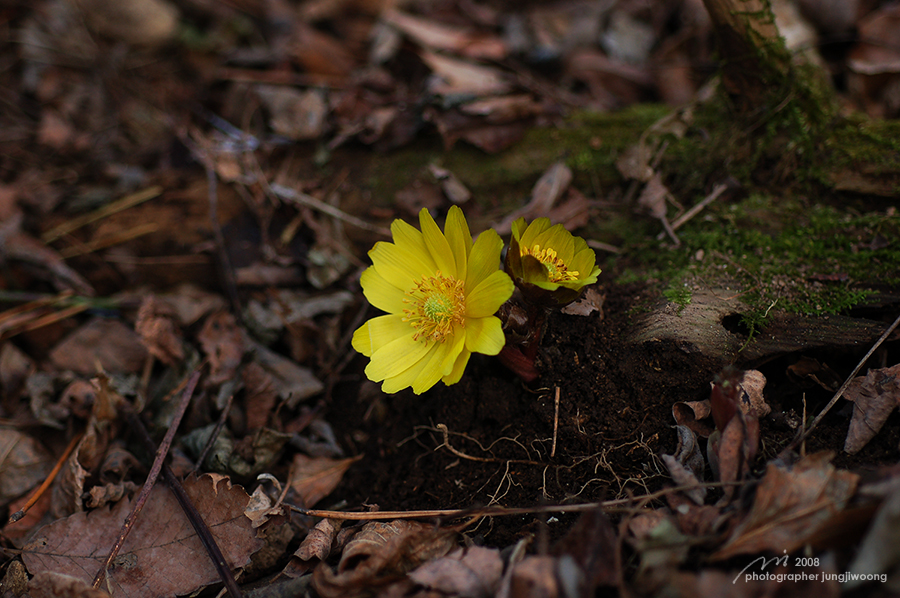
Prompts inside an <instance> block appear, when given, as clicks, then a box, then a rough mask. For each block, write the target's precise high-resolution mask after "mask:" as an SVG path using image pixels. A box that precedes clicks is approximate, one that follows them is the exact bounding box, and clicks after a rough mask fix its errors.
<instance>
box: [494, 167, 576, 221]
mask: <svg viewBox="0 0 900 598" xmlns="http://www.w3.org/2000/svg"><path fill="white" fill-rule="evenodd" d="M571 182H572V169H571V168H569V167H568V166H566V164H565V162H556V163H555V164H553V165H552V166H551V167H550V168H548V169H547V170H546V171H544V174H542V175H541V178H539V179H538V181H537V182H536V183H535V184H534V188H533V189H532V190H531V200H530V201H529V202H528V203H527V204H525V205H524V206H523V207H521V208H519V209H518V210H515V211H514V212H513V213H511V214H509V215H508V216H507V217H506V218H504V219H503V220H502V221H501V222H500V223H499V224H497V226H495V227H494V228H495V229H496V230H497V232H498V233H500V234H501V235H505V234H509V231H510V230H511V229H512V223H513V222H515V221H516V220H518V219H519V218H525V219H526V220H533V219H535V218H538V217H540V216H547V215H548V213H549V212H550V210H551V209H552V208H553V206H554V205H556V203H557V202H558V201H559V199H560V198H561V197H562V196H563V195H564V194H565V192H566V189H568V188H569V184H570V183H571Z"/></svg>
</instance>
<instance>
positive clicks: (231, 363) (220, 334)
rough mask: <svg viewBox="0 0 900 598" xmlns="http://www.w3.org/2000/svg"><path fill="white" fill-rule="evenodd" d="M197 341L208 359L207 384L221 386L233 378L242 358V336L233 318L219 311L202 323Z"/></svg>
mask: <svg viewBox="0 0 900 598" xmlns="http://www.w3.org/2000/svg"><path fill="white" fill-rule="evenodd" d="M197 340H198V341H199V342H200V346H201V347H202V348H203V352H204V353H205V354H206V357H207V359H209V384H221V383H222V382H225V381H226V380H231V379H232V378H234V377H235V371H236V370H237V367H238V366H239V365H240V364H241V358H242V357H243V356H244V336H243V333H242V332H241V329H240V328H238V325H237V321H235V319H234V316H232V315H231V314H229V313H228V312H224V311H220V312H217V313H214V314H212V315H211V316H209V317H208V318H206V321H205V322H204V323H203V328H202V329H201V330H200V332H199V333H198V334H197Z"/></svg>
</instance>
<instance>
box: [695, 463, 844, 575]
mask: <svg viewBox="0 0 900 598" xmlns="http://www.w3.org/2000/svg"><path fill="white" fill-rule="evenodd" d="M832 457H833V455H832V453H830V452H820V453H815V454H812V455H807V456H806V457H803V458H802V459H801V460H800V461H798V462H797V463H796V464H794V466H793V467H791V468H785V467H782V466H779V465H776V464H774V463H769V465H768V467H767V468H766V474H765V476H763V479H762V480H761V481H760V484H759V487H758V488H757V490H756V497H755V498H754V500H753V506H752V507H751V509H750V512H749V513H748V514H747V518H746V519H744V521H742V522H741V523H739V524H738V526H737V527H736V528H735V529H734V531H733V532H732V534H731V538H730V539H729V540H728V541H727V542H726V543H725V545H724V546H723V547H722V548H720V549H719V550H718V551H717V552H716V553H715V554H713V555H712V557H711V558H712V559H714V560H722V559H727V558H730V557H732V556H735V555H738V554H754V553H758V552H767V551H770V552H773V553H777V554H781V553H782V551H787V552H788V553H791V552H793V551H794V550H796V549H797V548H799V547H800V546H803V544H804V543H805V542H806V539H807V538H809V537H811V536H812V535H813V534H815V532H816V530H818V529H819V528H821V527H823V526H825V525H828V521H829V520H830V519H831V518H832V517H833V516H834V514H835V513H838V512H840V511H841V510H843V509H844V507H845V506H846V505H847V501H848V500H850V497H851V496H853V493H854V491H855V490H856V484H857V481H858V480H859V476H858V475H856V474H855V473H851V472H849V471H844V470H839V469H835V467H834V466H833V465H832V464H831V459H832Z"/></svg>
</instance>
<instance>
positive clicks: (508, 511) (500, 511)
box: [285, 481, 746, 521]
mask: <svg viewBox="0 0 900 598" xmlns="http://www.w3.org/2000/svg"><path fill="white" fill-rule="evenodd" d="M744 483H746V482H741V481H737V482H699V483H696V484H686V485H684V486H673V487H671V488H664V489H662V490H658V491H656V492H652V493H650V494H644V495H641V496H638V497H630V498H617V499H614V500H604V501H600V502H591V503H579V504H574V505H540V506H536V507H510V508H507V507H483V508H479V509H428V510H419V511H365V512H360V511H327V510H322V509H304V508H302V507H296V506H294V505H291V504H288V503H285V505H287V506H289V507H290V509H291V510H292V511H294V512H296V513H300V514H301V515H305V516H307V517H321V518H322V519H342V520H345V521H380V520H385V519H421V518H435V517H445V518H449V519H456V518H459V517H474V516H478V517H505V516H512V515H528V514H533V513H583V512H585V511H593V510H594V509H608V508H612V507H618V506H621V505H627V504H629V503H632V502H634V501H642V504H646V503H648V502H650V501H653V500H656V499H658V498H661V497H663V496H665V495H667V494H672V493H674V492H682V491H685V490H693V489H695V488H698V487H700V486H705V487H708V488H720V487H725V486H739V485H741V484H744Z"/></svg>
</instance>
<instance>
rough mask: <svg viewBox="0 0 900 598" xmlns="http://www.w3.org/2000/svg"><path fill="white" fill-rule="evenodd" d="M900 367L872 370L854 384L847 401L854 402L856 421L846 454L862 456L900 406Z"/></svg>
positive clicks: (845, 445)
mask: <svg viewBox="0 0 900 598" xmlns="http://www.w3.org/2000/svg"><path fill="white" fill-rule="evenodd" d="M898 376H900V364H897V365H895V366H893V367H889V368H882V369H878V370H869V371H868V372H866V375H865V376H857V377H856V378H854V379H853V380H851V381H850V385H849V386H847V390H846V391H844V398H845V399H847V400H848V401H852V402H853V417H852V418H851V419H850V428H849V429H848V430H847V438H846V439H845V440H844V451H846V452H848V453H850V454H851V455H852V454H854V453H858V452H859V451H860V450H862V448H863V447H864V446H866V445H867V444H868V443H869V441H870V440H872V438H874V437H875V435H876V434H878V432H879V430H881V427H882V426H883V425H884V422H886V421H887V418H888V416H889V415H890V414H891V413H893V411H894V409H896V408H897V407H898V405H900V381H898V380H897V377H898Z"/></svg>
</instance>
